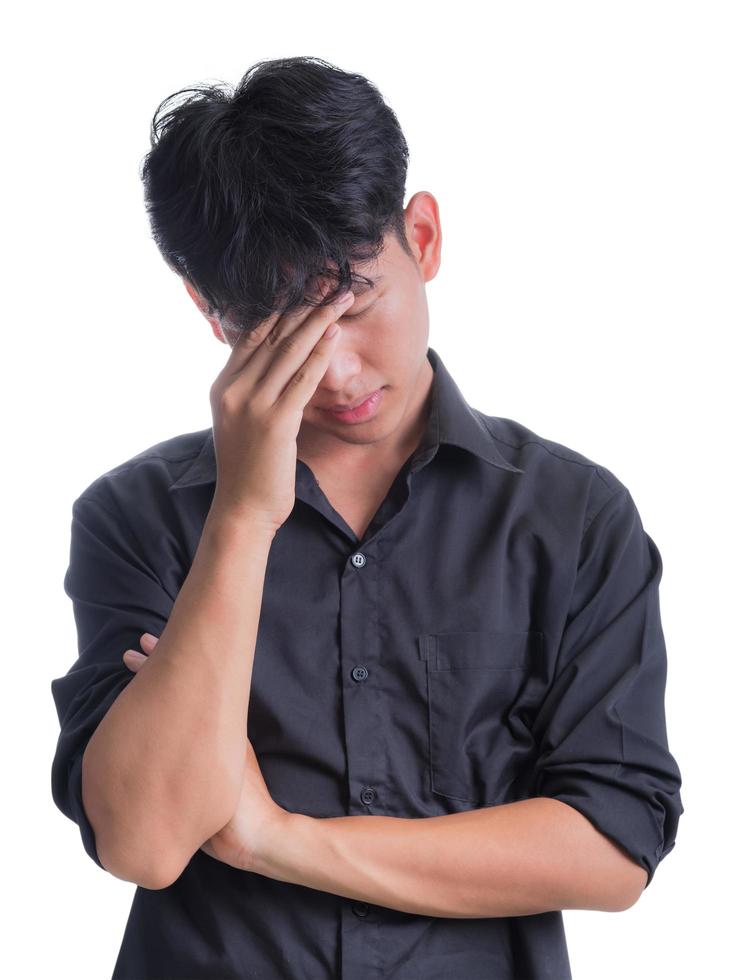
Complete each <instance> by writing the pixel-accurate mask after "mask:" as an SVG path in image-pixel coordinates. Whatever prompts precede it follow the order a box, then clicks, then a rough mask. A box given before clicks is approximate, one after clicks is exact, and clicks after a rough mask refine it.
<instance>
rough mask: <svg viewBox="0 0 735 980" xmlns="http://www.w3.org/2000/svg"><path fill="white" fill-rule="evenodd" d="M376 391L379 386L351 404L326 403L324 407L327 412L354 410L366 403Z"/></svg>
mask: <svg viewBox="0 0 735 980" xmlns="http://www.w3.org/2000/svg"><path fill="white" fill-rule="evenodd" d="M376 391H378V389H377V388H375V389H374V390H373V391H369V392H368V393H367V395H365V396H364V397H363V398H361V399H360V401H357V402H353V403H352V404H351V405H324V406H323V407H324V410H325V411H326V412H352V411H354V410H355V409H356V408H359V407H360V405H364V404H365V402H366V401H367V400H368V398H372V396H373V395H374V394H375V392H376Z"/></svg>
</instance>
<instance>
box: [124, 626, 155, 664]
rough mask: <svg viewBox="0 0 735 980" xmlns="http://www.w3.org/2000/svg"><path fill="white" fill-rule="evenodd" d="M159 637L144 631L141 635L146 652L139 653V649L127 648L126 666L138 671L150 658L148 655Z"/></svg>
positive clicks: (141, 641) (141, 643)
mask: <svg viewBox="0 0 735 980" xmlns="http://www.w3.org/2000/svg"><path fill="white" fill-rule="evenodd" d="M158 639H159V638H158V637H157V636H154V635H153V634H152V633H143V634H142V635H141V637H140V645H141V646H142V647H143V649H144V650H145V651H146V652H145V653H139V652H138V650H126V651H125V653H124V654H123V660H124V662H125V666H126V667H129V668H130V670H132V671H133V672H136V671H138V670H139V669H140V667H142V666H143V664H144V663H145V662H146V660H147V659H148V656H147V655H148V654H150V653H151V651H152V650H154V649H155V646H156V644H157V643H158Z"/></svg>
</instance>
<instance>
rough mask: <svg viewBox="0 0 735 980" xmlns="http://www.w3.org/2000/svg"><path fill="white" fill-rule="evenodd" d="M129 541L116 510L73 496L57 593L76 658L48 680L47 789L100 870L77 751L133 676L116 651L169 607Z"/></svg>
mask: <svg viewBox="0 0 735 980" xmlns="http://www.w3.org/2000/svg"><path fill="white" fill-rule="evenodd" d="M133 542H134V538H133V537H132V535H131V534H130V530H129V528H128V526H127V525H126V523H125V521H124V520H123V519H122V515H118V516H115V515H114V513H113V511H112V509H110V510H108V509H106V507H104V506H103V505H102V504H101V503H100V502H99V501H98V500H96V499H94V498H92V497H85V496H82V497H80V498H79V499H78V500H76V501H74V504H73V507H72V522H71V544H70V558H69V566H68V568H67V571H66V575H65V577H64V591H65V592H66V594H67V595H68V596H69V597H70V598H71V600H72V602H73V610H74V618H75V621H76V628H77V637H78V659H77V660H76V662H75V663H74V664H72V666H71V667H70V669H69V671H68V672H67V673H66V674H65V675H64V676H63V677H57V678H55V679H54V680H52V681H51V694H52V696H53V699H54V703H55V706H56V712H57V714H58V718H59V724H60V727H61V730H60V734H59V738H58V742H57V745H56V751H55V754H54V757H53V761H52V764H51V793H52V796H53V800H54V802H55V804H56V806H57V807H58V808H59V809H60V810H61V812H62V813H64V814H65V815H66V816H67V817H69V818H70V819H71V820H73V821H74V822H75V823H76V824H77V825H78V826H79V830H80V833H81V837H82V843H83V845H84V848H85V850H86V852H87V854H89V856H90V857H91V858H92V859H93V860H94V861H95V862H96V863H97V864H98V865H99V866H100V867H101V868H103V867H104V866H103V864H102V862H101V861H100V859H99V855H98V854H97V847H96V842H95V834H94V829H93V827H92V825H91V823H90V821H89V819H88V817H87V814H86V812H85V810H84V806H83V803H82V756H83V753H84V750H85V748H86V746H87V743H88V742H89V740H90V738H91V737H92V734H93V733H94V731H95V729H96V727H97V725H98V724H99V723H100V721H101V720H102V718H103V717H104V716H105V714H106V712H107V710H108V709H109V707H110V706H111V705H112V703H113V702H114V700H115V698H116V697H117V696H118V694H120V692H121V691H122V690H123V688H124V687H125V686H126V685H127V684H129V683H130V681H131V680H132V679H133V677H134V676H135V674H134V673H133V672H132V671H131V670H130V669H129V668H128V667H126V665H125V663H124V661H123V659H122V655H123V653H124V652H125V650H127V649H129V648H133V649H139V642H140V635H141V633H145V632H148V633H153V634H154V635H156V636H160V635H161V633H162V632H163V629H164V627H165V625H166V621H167V619H168V616H169V614H170V610H171V607H172V606H173V599H172V598H171V597H170V596H169V595H168V594H167V593H166V591H165V589H164V588H163V586H162V585H161V583H160V581H159V579H158V578H157V576H156V575H155V573H154V572H153V570H152V569H150V568H149V567H147V566H146V564H145V562H144V561H143V560H142V559H141V558H140V556H139V555H138V554H136V551H135V547H134V543H133Z"/></svg>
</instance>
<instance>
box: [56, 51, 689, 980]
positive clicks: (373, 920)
mask: <svg viewBox="0 0 735 980" xmlns="http://www.w3.org/2000/svg"><path fill="white" fill-rule="evenodd" d="M155 132H156V127H155V126H154V133H155ZM157 132H158V142H157V143H155V144H154V147H153V149H152V151H151V153H150V154H149V156H148V158H147V160H146V167H145V170H144V181H145V184H146V201H147V204H148V209H149V214H150V216H151V221H152V226H153V230H154V236H155V238H156V241H157V243H158V245H159V248H160V249H161V251H162V254H163V255H164V257H165V258H166V261H167V262H168V264H169V265H170V266H171V267H172V268H174V269H176V271H177V272H178V274H180V275H181V277H182V280H183V283H184V285H185V287H186V289H187V291H188V292H189V294H190V295H191V297H192V299H193V300H194V301H195V302H196V304H197V305H198V306H199V308H200V309H201V310H202V312H203V313H204V315H205V316H206V318H207V319H208V320H209V322H210V324H211V327H212V329H213V331H214V333H215V335H216V336H217V337H218V339H219V340H220V341H222V342H224V343H227V344H228V345H229V346H230V348H231V350H230V354H229V357H228V360H227V363H226V365H225V367H224V368H223V370H222V371H221V373H220V374H219V375H218V377H217V379H216V380H215V382H214V384H213V385H212V388H211V390H210V401H211V405H212V414H213V426H212V427H211V428H210V429H206V430H203V431H200V432H195V433H187V434H185V435H179V436H176V437H174V438H172V439H169V440H167V441H165V442H163V443H160V444H157V445H155V446H152V447H150V448H149V449H147V450H145V451H144V452H142V453H139V454H138V455H137V456H135V457H133V458H132V459H130V460H127V461H126V462H124V463H121V464H120V465H119V466H117V467H115V468H114V469H113V470H111V471H109V472H108V473H105V474H103V475H102V476H100V477H99V478H98V479H97V480H95V481H94V482H93V483H92V484H91V485H90V486H89V487H87V488H86V489H85V491H84V492H83V493H82V494H81V495H80V497H79V498H78V499H77V500H76V501H75V502H74V507H73V520H72V540H71V556H70V564H69V569H68V571H67V575H66V577H65V582H64V585H65V589H66V591H67V594H68V595H69V596H70V597H71V598H72V600H73V602H74V613H75V617H76V623H77V629H78V633H79V658H78V660H77V661H76V663H74V664H73V665H72V667H71V668H70V669H69V671H68V673H67V674H66V675H64V676H62V677H59V678H57V679H55V680H54V681H53V682H52V693H53V696H54V699H55V703H56V706H57V710H58V713H59V720H60V724H61V733H60V737H59V743H58V747H57V751H56V755H55V758H54V763H53V770H52V789H53V795H54V799H55V801H56V803H57V805H58V806H59V808H60V809H61V810H62V811H63V812H64V813H65V814H67V816H69V817H71V818H72V819H74V820H75V821H76V822H77V823H78V825H79V828H80V831H81V836H82V840H83V843H84V846H85V849H86V851H87V853H88V854H89V855H90V856H91V857H92V858H93V859H94V860H95V861H96V862H97V863H98V864H99V865H100V867H103V868H106V869H107V870H108V871H110V872H111V873H112V874H115V875H116V876H117V877H120V878H122V879H123V880H127V881H132V882H135V883H136V885H137V886H138V887H137V888H136V891H135V896H134V898H133V904H132V908H131V911H130V916H129V919H128V924H127V928H126V930H125V933H124V936H123V940H122V944H121V948H120V951H119V953H118V958H117V962H116V965H115V969H114V974H113V977H116V978H123V977H136V978H153V977H161V976H172V977H173V976H176V977H184V976H186V977H198V978H199V977H211V978H214V977H217V978H222V977H268V978H270V977H273V978H276V977H280V978H308V980H312V978H313V980H317V978H322V977H323V978H333V977H341V978H354V980H366V978H373V977H375V978H377V977H391V978H395V980H400V978H417V977H421V978H423V980H439V978H446V977H447V976H456V977H460V978H462V980H474V978H477V980H479V978H487V977H493V978H520V977H523V978H532V980H535V978H548V980H562V978H564V977H570V976H571V971H570V966H569V960H568V956H567V950H566V944H565V937H564V928H563V921H562V914H561V912H562V910H563V909H566V908H569V909H571V908H584V909H597V910H604V911H620V910H623V909H627V908H629V907H630V906H632V905H633V904H634V903H635V902H636V901H637V899H638V897H639V896H640V894H641V892H642V891H643V889H644V888H645V887H646V886H647V885H648V884H650V882H651V880H652V878H653V875H654V872H655V869H656V866H657V864H658V863H659V862H660V860H661V859H662V858H663V857H664V856H665V855H666V854H668V853H669V852H670V850H671V849H672V848H673V847H674V842H675V837H676V830H677V825H678V820H679V816H680V814H681V813H683V807H682V804H681V796H680V792H679V790H680V785H681V776H680V772H679V769H678V766H677V764H676V761H675V760H674V758H673V756H672V755H671V753H670V752H669V749H668V744H667V735H666V723H665V712H664V693H665V678H666V650H665V643H664V638H663V632H662V626H661V620H660V613H659V605H658V586H659V582H660V578H661V573H662V562H661V556H660V554H659V552H658V549H657V548H656V546H655V544H654V542H653V541H652V540H651V538H650V537H649V536H648V535H647V533H646V532H645V531H644V529H643V526H642V523H641V519H640V516H639V514H638V511H637V509H636V506H635V504H634V502H633V500H632V498H631V496H630V494H629V492H628V490H627V488H626V487H625V486H624V485H623V484H622V483H621V482H620V480H619V479H618V478H617V477H616V476H615V475H614V474H613V473H611V472H610V470H608V469H606V468H605V467H603V466H601V465H599V464H597V463H595V462H592V461H591V460H589V459H587V458H585V457H584V456H582V455H581V454H579V453H577V452H575V451H573V450H571V449H569V448H567V447H565V446H562V445H560V444H558V443H554V442H552V441H550V440H548V439H546V438H544V437H542V436H540V435H538V434H536V433H534V432H532V431H530V430H529V429H527V428H525V427H524V426H522V425H521V424H520V423H518V422H515V421H513V420H510V419H504V418H499V417H493V416H488V415H485V414H484V413H482V412H481V411H479V410H477V409H475V408H472V407H470V406H469V405H468V404H467V402H466V401H465V399H464V398H463V397H462V395H461V392H460V389H459V387H458V386H457V384H456V382H455V381H454V380H453V378H452V377H451V375H450V373H449V371H448V370H447V368H446V366H445V365H444V363H443V361H442V359H441V358H440V357H439V355H438V353H437V352H436V351H435V350H434V349H433V348H431V347H428V346H427V340H428V323H429V317H428V307H427V302H426V291H425V283H426V282H428V281H430V280H431V279H433V277H434V276H435V275H436V274H437V272H438V270H439V265H440V252H441V224H440V219H439V211H438V206H437V202H436V200H435V198H434V197H433V196H432V195H431V194H429V193H428V192H419V193H416V194H414V195H413V197H412V198H411V199H410V201H409V202H408V204H407V206H406V207H405V209H404V208H403V207H402V201H403V183H404V180H405V161H406V157H407V152H406V151H405V144H403V143H402V137H401V134H400V129H399V127H398V124H397V121H396V119H395V117H394V116H393V114H392V113H391V112H390V110H389V109H387V107H386V106H385V104H384V103H383V101H382V99H381V98H380V96H379V94H378V93H377V92H376V91H375V89H374V88H373V87H372V86H371V85H370V84H369V83H367V81H366V80H365V79H364V78H362V76H359V75H349V74H347V73H344V72H341V71H340V70H339V69H336V68H335V67H334V66H331V65H328V64H327V63H325V62H321V61H319V60H318V59H306V58H304V59H302V58H293V59H282V60H280V61H276V62H266V63H263V64H261V65H258V66H256V67H255V69H251V71H250V72H248V73H247V74H246V76H245V77H244V79H243V81H242V82H241V83H240V85H239V86H238V88H237V90H236V92H235V93H234V95H232V96H227V97H224V96H223V94H222V93H221V92H219V91H217V90H211V89H210V90H205V91H204V97H203V98H202V99H197V98H195V99H193V100H190V101H189V102H187V103H185V104H184V105H182V106H179V107H178V108H177V109H174V110H172V112H171V113H170V114H168V115H167V116H165V117H163V122H161V125H160V129H159V130H158V131H157ZM376 229H377V230H378V231H379V233H378V231H376ZM347 271H348V272H349V275H348V274H347ZM335 323H336V324H337V327H338V329H337V330H336V331H332V330H330V327H331V326H332V325H333V324H335ZM467 342H468V343H473V342H476V343H478V349H480V348H481V344H480V341H479V338H477V337H474V338H473V337H471V336H468V338H467ZM358 403H360V404H358ZM340 406H346V407H347V409H346V410H344V411H341V412H338V411H335V408H338V407H340ZM355 406H357V407H355ZM137 646H140V647H141V649H142V653H140V652H136V650H135V648H136V647H137Z"/></svg>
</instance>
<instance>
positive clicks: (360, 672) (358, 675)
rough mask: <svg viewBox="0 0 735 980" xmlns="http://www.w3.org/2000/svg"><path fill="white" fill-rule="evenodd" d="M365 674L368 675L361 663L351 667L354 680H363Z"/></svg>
mask: <svg viewBox="0 0 735 980" xmlns="http://www.w3.org/2000/svg"><path fill="white" fill-rule="evenodd" d="M367 675H368V669H367V667H363V666H362V665H361V666H359V667H353V668H352V676H353V677H354V679H355V680H356V681H364V680H365V678H366V677H367Z"/></svg>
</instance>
